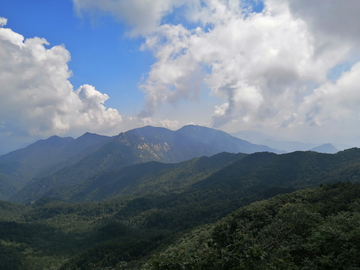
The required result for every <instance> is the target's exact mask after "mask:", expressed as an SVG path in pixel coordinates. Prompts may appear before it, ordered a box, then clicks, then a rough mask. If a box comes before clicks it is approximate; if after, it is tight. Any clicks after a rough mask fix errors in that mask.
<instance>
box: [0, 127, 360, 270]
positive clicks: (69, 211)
mask: <svg viewBox="0 0 360 270" xmlns="http://www.w3.org/2000/svg"><path fill="white" fill-rule="evenodd" d="M44 160H46V162H45V161H44ZM0 169H1V172H2V174H1V176H2V178H0V180H1V182H0V183H1V185H3V186H4V187H7V189H10V190H11V192H10V193H9V192H7V191H6V189H3V190H2V192H3V193H2V194H3V195H2V196H3V197H2V201H0V248H1V254H2V255H1V259H0V268H1V269H236V266H237V265H241V267H242V268H241V269H248V268H247V267H249V265H253V267H255V268H254V269H269V268H274V269H303V268H302V267H310V268H311V269H324V268H322V267H323V266H324V265H327V266H328V267H332V266H333V267H338V266H339V265H341V264H342V263H344V262H345V261H346V263H347V265H348V266H349V267H351V266H354V265H357V264H358V262H357V261H356V259H351V260H350V259H349V258H350V257H349V256H350V254H351V253H347V252H350V250H351V252H356V251H358V250H359V248H360V247H358V244H357V243H359V242H358V240H360V238H359V234H358V231H357V229H356V227H354V226H355V225H353V224H357V222H358V219H359V217H358V215H359V210H360V209H359V206H358V205H359V200H360V195H359V194H360V193H359V190H360V184H359V182H360V178H359V174H360V149H357V148H352V149H347V150H344V151H340V152H337V153H336V154H324V153H318V152H314V151H297V152H291V153H281V151H278V150H276V149H271V148H268V147H265V146H259V145H254V144H251V143H249V142H246V141H242V140H240V139H237V138H235V137H232V136H230V135H228V134H226V133H225V132H221V131H217V130H213V129H209V128H204V127H199V126H186V127H184V128H182V129H180V130H178V131H170V130H167V129H163V128H154V127H145V128H141V129H135V130H131V131H128V132H125V133H121V134H119V135H118V136H114V137H106V136H100V135H97V134H89V133H87V134H84V135H83V136H81V137H79V138H77V139H72V138H60V137H51V138H49V139H48V140H43V141H39V142H36V143H34V144H33V145H30V146H28V147H26V148H24V149H20V150H17V151H15V152H11V153H9V154H7V155H4V156H1V157H0ZM24 175H26V177H24ZM9 194H10V195H9ZM333 224H338V225H336V226H340V225H341V224H344V225H343V226H342V225H341V226H340V227H339V228H338V229H337V233H338V234H339V235H338V236H336V237H340V238H339V239H342V238H341V237H343V238H344V237H345V238H346V237H347V238H346V239H348V241H347V242H346V243H347V244H346V245H345V246H344V250H341V251H339V252H338V251H336V252H337V253H336V252H335V251H334V249H331V247H329V249H324V245H325V243H329V241H330V240H329V239H328V238H327V237H328V234H324V235H319V233H320V232H321V231H324V230H331V228H330V227H329V226H333ZM334 226H335V225H334ZM329 232H330V231H329ZM345 238H344V239H345ZM336 245H337V244H336V243H334V247H335V246H336ZM334 252H335V253H334ZM326 256H328V257H329V256H333V257H331V259H328V261H326V259H325V258H327V257H326ZM355 257H356V256H355ZM306 258H308V259H306ZM329 258H330V257H329ZM305 259H306V260H305ZM234 267H235V268H234Z"/></svg>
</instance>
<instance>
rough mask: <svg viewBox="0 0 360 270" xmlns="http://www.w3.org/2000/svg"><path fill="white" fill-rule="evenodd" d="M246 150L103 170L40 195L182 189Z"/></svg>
mask: <svg viewBox="0 0 360 270" xmlns="http://www.w3.org/2000/svg"><path fill="white" fill-rule="evenodd" d="M244 156H246V155H245V154H230V153H221V154H217V155H215V156H212V157H201V158H195V159H192V160H189V161H183V162H180V163H159V162H155V161H152V162H148V163H141V164H137V165H133V166H127V167H123V168H121V169H119V170H116V171H115V170H110V171H103V172H101V173H99V174H96V175H94V176H92V177H90V178H89V179H86V180H85V181H83V182H81V183H80V184H78V185H69V186H61V187H55V188H53V189H51V190H49V191H48V192H45V193H40V194H37V197H32V198H29V199H27V201H32V200H35V199H37V198H39V197H40V196H46V197H53V198H56V199H62V200H68V201H71V202H79V201H102V200H105V199H110V198H114V197H117V196H127V195H137V196H138V195H141V196H145V195H146V194H172V193H181V192H183V191H184V190H185V189H186V188H187V187H188V186H190V185H192V184H194V183H195V182H198V181H201V180H203V179H205V178H207V177H208V176H209V175H211V174H212V173H214V172H215V171H218V170H219V169H221V168H224V167H225V166H227V165H228V164H230V163H232V162H234V161H235V160H238V159H241V158H243V157H244Z"/></svg>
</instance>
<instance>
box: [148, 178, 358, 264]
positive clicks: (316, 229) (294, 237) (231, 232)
mask: <svg viewBox="0 0 360 270" xmlns="http://www.w3.org/2000/svg"><path fill="white" fill-rule="evenodd" d="M359 224H360V185H359V184H355V185H354V184H351V183H337V184H328V185H325V186H322V187H320V188H317V189H310V190H301V191H297V192H295V193H291V194H286V195H279V196H276V197H274V198H272V199H269V200H267V201H261V202H256V203H253V204H251V205H250V206H245V207H242V208H241V209H239V210H238V211H235V212H234V213H232V214H231V215H229V216H228V217H226V218H224V219H222V220H221V221H219V222H217V223H216V224H215V225H209V226H203V227H200V228H197V229H195V230H193V231H192V232H191V233H189V234H186V235H185V236H184V237H183V238H181V239H180V240H178V241H177V242H176V243H175V244H173V245H171V246H170V247H169V248H167V250H166V251H165V252H162V253H160V254H158V255H156V256H154V257H153V259H151V260H150V262H149V263H148V267H147V268H146V269H179V270H180V269H314V270H315V269H359V266H360V258H359V256H358V254H359V252H360V230H359Z"/></svg>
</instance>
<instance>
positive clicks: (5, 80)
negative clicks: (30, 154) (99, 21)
mask: <svg viewBox="0 0 360 270" xmlns="http://www.w3.org/2000/svg"><path fill="white" fill-rule="evenodd" d="M0 22H1V23H2V24H3V25H4V24H5V23H6V20H5V19H1V20H0ZM44 45H49V44H48V42H47V41H46V40H45V39H42V38H37V37H35V38H29V39H26V40H24V37H23V36H22V35H20V34H18V33H15V32H13V31H12V30H11V29H8V28H0V81H1V87H0V123H1V126H0V132H1V133H2V134H5V133H7V132H9V131H11V132H12V134H13V135H14V136H16V134H18V135H20V134H30V135H32V136H48V135H53V134H58V135H61V134H66V133H68V132H69V131H72V132H73V133H79V132H85V131H91V130H92V131H106V130H109V129H112V128H114V127H116V126H118V125H119V124H120V123H121V122H122V116H121V115H120V114H119V113H118V111H117V110H115V109H111V108H106V107H105V106H104V102H105V101H106V100H107V99H108V98H109V97H108V96H107V95H106V94H103V93H100V92H99V91H97V90H96V89H95V88H94V87H93V86H90V85H83V86H81V87H80V88H79V89H78V90H77V91H74V90H73V87H72V85H71V84H70V82H69V81H68V79H69V77H70V76H71V71H70V70H69V68H68V65H67V62H68V61H70V53H69V52H68V51H67V50H66V49H65V47H64V46H53V47H51V48H49V49H47V48H46V47H45V46H44ZM76 131H77V132H76Z"/></svg>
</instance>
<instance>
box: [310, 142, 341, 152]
mask: <svg viewBox="0 0 360 270" xmlns="http://www.w3.org/2000/svg"><path fill="white" fill-rule="evenodd" d="M310 151H314V152H319V153H325V154H335V153H337V152H338V151H339V150H337V149H336V148H335V146H333V145H332V144H330V143H325V144H322V145H320V146H318V147H314V148H313V149H311V150H310Z"/></svg>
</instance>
